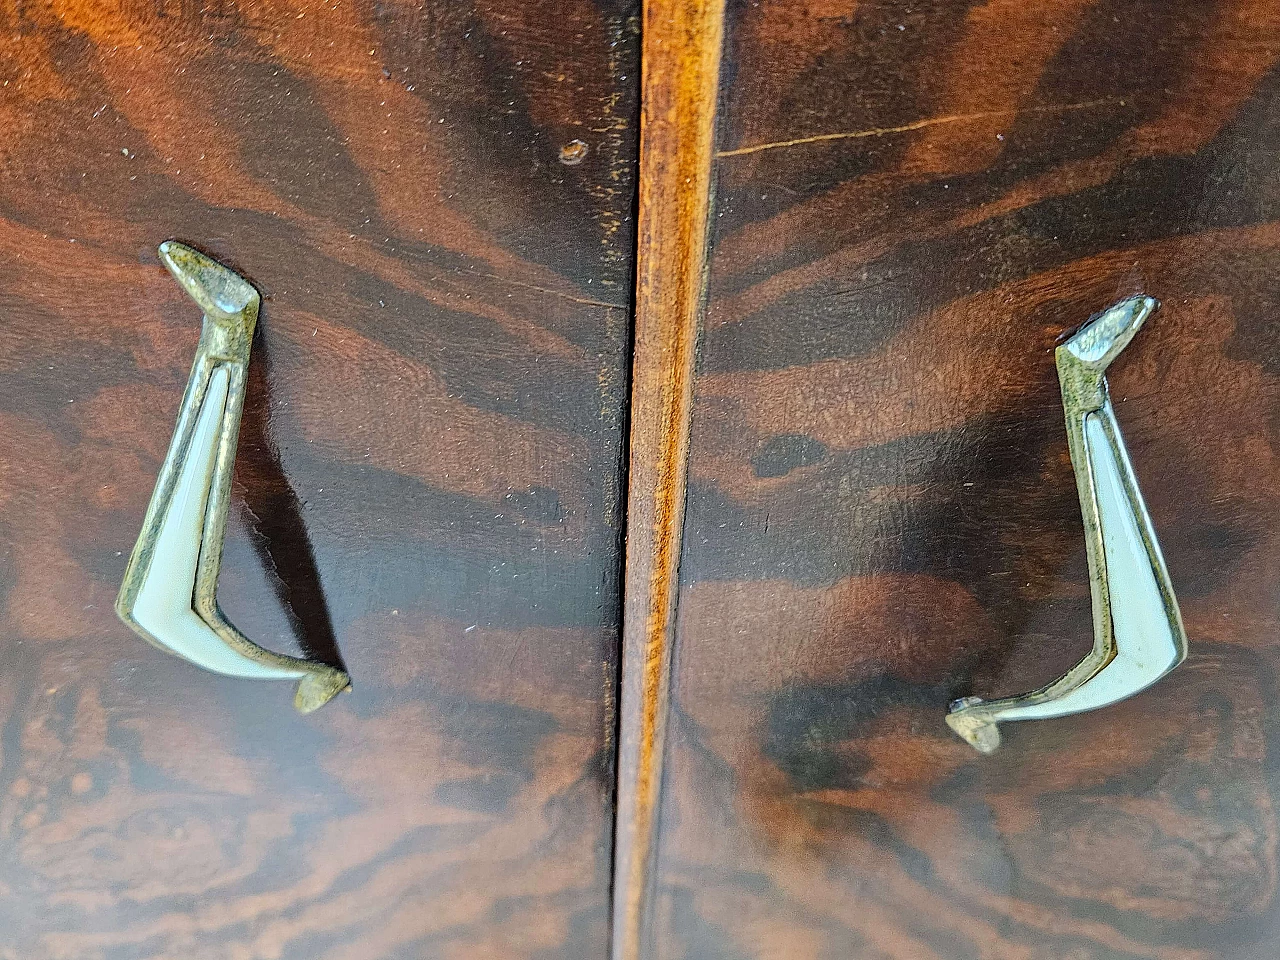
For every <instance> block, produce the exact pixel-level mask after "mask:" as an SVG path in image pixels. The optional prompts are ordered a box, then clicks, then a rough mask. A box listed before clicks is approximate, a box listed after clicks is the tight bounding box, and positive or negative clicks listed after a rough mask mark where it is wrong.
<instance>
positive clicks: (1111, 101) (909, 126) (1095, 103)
mask: <svg viewBox="0 0 1280 960" xmlns="http://www.w3.org/2000/svg"><path fill="white" fill-rule="evenodd" d="M1109 105H1115V106H1120V107H1123V106H1124V105H1125V101H1123V100H1118V99H1116V98H1114V97H1106V98H1103V99H1101V100H1089V101H1087V102H1085V103H1050V104H1045V105H1044V106H1040V107H1024V108H1022V109H1021V110H987V111H983V112H981V113H958V114H952V115H949V116H945V117H927V118H926V119H924V120H913V121H912V122H911V123H904V124H902V126H899V127H874V128H872V129H870V130H853V131H850V132H846V133H820V134H818V135H817V136H813V137H799V138H797V139H795V140H778V141H775V142H774V143H757V144H755V145H754V146H750V147H738V148H737V149H734V150H720V151H717V153H716V158H717V159H720V158H722V157H743V156H746V155H747V154H750V153H760V152H762V151H764V150H780V149H782V148H783V147H799V146H804V145H805V144H809V143H827V142H829V141H832V140H862V139H864V138H866V137H884V136H888V135H889V134H891V133H910V132H911V131H912V130H923V129H924V128H925V127H937V126H941V125H943V124H946V123H964V122H965V121H968V120H990V119H992V118H996V117H1016V116H1017V115H1018V114H1020V113H1067V112H1069V111H1072V110H1090V109H1092V108H1094V107H1102V106H1109Z"/></svg>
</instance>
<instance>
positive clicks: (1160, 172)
mask: <svg viewBox="0 0 1280 960" xmlns="http://www.w3.org/2000/svg"><path fill="white" fill-rule="evenodd" d="M726 36H727V40H726V48H725V50H726V52H725V56H724V68H723V71H722V83H721V105H722V114H721V116H722V119H721V122H720V126H719V144H718V149H719V151H720V159H719V161H718V163H717V166H716V171H715V177H716V182H717V190H716V194H715V197H714V198H713V204H714V209H715V219H714V223H715V233H714V239H713V246H712V254H711V267H710V291H711V292H710V297H711V299H710V305H709V308H708V315H707V319H706V322H705V325H704V328H703V330H702V339H701V342H700V344H699V351H698V353H699V359H698V372H697V376H696V378H695V384H694V418H693V428H692V439H691V448H690V449H691V455H690V466H689V487H688V491H689V492H688V501H687V514H686V522H685V530H684V543H683V552H682V556H681V567H680V571H681V591H680V599H679V609H678V614H677V624H678V629H677V639H676V641H675V651H674V658H675V667H674V672H673V680H672V686H673V702H672V706H671V714H670V723H669V733H668V752H667V756H666V762H665V777H666V788H665V790H664V796H663V801H662V806H661V819H662V825H661V831H660V852H659V855H658V874H659V877H658V895H657V897H656V900H655V905H654V921H655V930H656V933H655V940H656V942H657V949H656V950H655V951H654V953H653V956H655V957H658V958H660V960H694V958H696V960H730V958H731V960H742V958H771V960H772V958H783V957H785V958H787V960H831V958H859V960H864V958H865V960H889V958H892V960H969V958H982V960H1065V958H1070V960H1120V958H1124V960H1133V958H1161V960H1210V958H1213V960H1225V958H1231V960H1244V958H1250V960H1260V958H1264V957H1265V958H1269V957H1274V956H1275V955H1276V949H1277V947H1276V944H1277V943H1280V909H1278V907H1277V901H1276V885H1277V874H1278V872H1280V864H1278V862H1277V839H1276V838H1277V818H1276V812H1275V807H1276V798H1277V792H1278V790H1280V770H1278V765H1277V753H1278V752H1280V690H1278V689H1277V683H1276V670H1277V666H1278V665H1280V616H1278V611H1277V606H1276V597H1277V595H1278V592H1280V537H1278V535H1277V531H1280V472H1278V471H1277V463H1280V459H1278V458H1277V451H1278V450H1280V420H1277V417H1276V411H1277V405H1276V404H1277V391H1278V388H1280V339H1278V338H1277V334H1276V331H1277V330H1280V326H1278V325H1277V316H1278V314H1277V306H1278V305H1280V272H1278V271H1277V269H1276V265H1277V263H1280V223H1278V222H1277V221H1278V219H1280V204H1278V203H1277V200H1278V199H1280V194H1277V188H1276V184H1277V182H1280V163H1278V162H1277V157H1278V156H1280V70H1278V69H1277V62H1278V61H1280V8H1278V7H1277V6H1276V5H1275V4H1274V3H1268V2H1260V0H1238V2H1235V0H1217V2H1207V3H1206V2H1198V0H1196V2H1193V0H1159V2H1155V0H1152V2H1137V3H1134V2H1125V3H1120V2H1110V0H1098V2H1075V0H1062V2H1043V3H1027V2H1012V0H1011V2H1004V0H996V2H990V3H968V2H937V3H923V4H922V3H917V2H907V0H889V2H879V3H839V2H837V3H822V4H815V3H802V2H793V0H779V2H774V3H760V4H754V3H753V4H735V5H733V6H731V8H730V12H729V15H728V20H727V25H726ZM1138 291H1142V292H1145V293H1148V294H1151V295H1153V296H1156V297H1158V298H1160V299H1161V300H1162V301H1163V303H1164V307H1163V309H1162V310H1161V311H1160V312H1159V313H1158V314H1157V315H1156V316H1155V317H1154V318H1153V319H1152V320H1151V321H1150V323H1149V325H1148V326H1147V328H1146V329H1145V330H1144V331H1143V332H1142V333H1141V334H1140V335H1139V337H1138V339H1136V340H1135V341H1134V343H1133V345H1132V346H1131V347H1130V348H1129V349H1128V350H1127V351H1126V354H1125V355H1124V356H1123V357H1122V358H1121V360H1120V361H1119V362H1118V363H1117V364H1116V366H1115V367H1114V368H1113V373H1112V376H1111V385H1112V392H1113V396H1114V398H1115V400H1116V406H1117V413H1118V417H1119V419H1120V422H1121V425H1122V427H1123V429H1124V430H1125V432H1126V436H1127V439H1128V445H1129V449H1130V452H1131V454H1132V458H1133V461H1134V464H1135V467H1136V470H1137V473H1138V476H1139V478H1140V481H1141V483H1142V485H1143V490H1144V492H1145V494H1146V496H1147V500H1148V504H1149V506H1150V508H1151V511H1152V514H1153V518H1154V521H1155V525H1156V528H1157V530H1158V531H1159V534H1160V539H1161V542H1162V544H1163V546H1164V551H1165V555H1166V557H1167V560H1168V565H1169V568H1170V571H1171V573H1172V577H1173V581H1174V585H1175V588H1176V590H1177V592H1178V596H1179V598H1180V600H1181V602H1182V609H1183V612H1184V615H1185V618H1186V623H1187V627H1188V633H1189V636H1190V642H1191V657H1190V659H1189V660H1188V662H1187V663H1186V664H1184V665H1183V666H1182V667H1180V668H1178V670H1176V671H1175V672H1174V673H1173V674H1172V675H1170V676H1169V677H1168V678H1166V679H1165V680H1163V681H1161V682H1160V683H1159V684H1158V685H1157V686H1155V687H1154V688H1152V689H1151V690H1150V691H1148V692H1146V693H1144V694H1142V695H1140V696H1138V697H1136V698H1134V699H1132V700H1130V701H1128V702H1125V703H1123V704H1120V705H1118V706H1116V707H1113V708H1111V709H1107V710H1102V711H1098V712H1095V713H1090V714H1085V715H1081V716H1077V717H1073V718H1067V719H1062V720H1055V721H1043V722H1026V723H1017V724H1010V725H1008V726H1007V727H1006V728H1005V731H1004V739H1005V742H1004V745H1003V746H1002V747H1001V748H1000V750H999V751H998V752H997V753H996V754H994V755H992V756H990V757H983V756H980V755H979V754H977V753H976V752H974V751H973V750H971V749H970V748H969V747H968V746H967V745H966V744H964V743H963V742H961V741H960V740H959V739H958V738H956V737H955V736H954V735H952V734H951V732H950V731H949V730H948V729H947V727H946V726H945V724H944V722H943V717H944V715H945V713H946V709H947V703H948V701H949V700H951V699H952V698H953V697H957V696H962V695H969V694H976V695H981V696H988V697H989V696H998V695H1004V694H1014V693H1020V692H1024V691H1027V690H1030V689H1033V688H1034V687H1036V686H1038V685H1040V684H1041V683H1043V682H1046V681H1048V680H1051V679H1053V678H1054V677H1056V676H1057V675H1059V674H1060V673H1061V672H1063V670H1064V669H1065V668H1066V667H1068V666H1070V665H1071V664H1073V663H1075V662H1076V661H1078V660H1079V659H1080V658H1081V656H1082V655H1083V654H1084V652H1085V651H1086V650H1087V649H1088V647H1089V644H1090V642H1091V636H1090V629H1091V623H1090V615H1089V593H1088V581H1087V574H1086V569H1085V563H1084V540H1083V532H1082V529H1081V519H1080V513H1079V506H1078V503H1077V500H1076V493H1075V487H1074V481H1073V477H1072V473H1071V466H1070V461H1069V459H1068V455H1067V446H1066V436H1065V430H1064V427H1063V421H1062V412H1061V405H1060V398H1059V392H1058V385H1057V381H1056V375H1055V371H1054V364H1053V354H1052V349H1053V346H1054V344H1055V342H1056V341H1057V340H1058V338H1059V337H1061V336H1062V335H1063V334H1064V333H1066V332H1068V331H1070V330H1072V329H1073V328H1074V327H1076V326H1077V325H1079V324H1080V323H1082V322H1083V321H1084V320H1085V319H1086V318H1087V317H1088V316H1089V315H1090V314H1091V313H1093V312H1094V311H1096V310H1099V309H1101V308H1102V307H1105V306H1107V305H1108V304H1110V303H1112V302H1114V301H1115V300H1117V299H1119V298H1120V297H1123V296H1125V295H1128V294H1132V293H1135V292H1138Z"/></svg>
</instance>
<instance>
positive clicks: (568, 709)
mask: <svg viewBox="0 0 1280 960" xmlns="http://www.w3.org/2000/svg"><path fill="white" fill-rule="evenodd" d="M637 14H638V10H637V8H636V6H635V5H634V4H632V3H629V2H613V0H596V2H589V0H556V2H554V3H552V2H541V0H536V2H529V3H521V4H506V3H486V2H480V3H475V4H471V3H467V4H457V3H434V2H432V3H427V4H420V3H417V2H414V3H409V2H400V0H391V2H379V3H372V2H363V0H362V2H358V3H353V4H321V3H310V2H306V0H238V2H231V0H225V2H205V3H198V2H187V0H181V2H179V0H173V2H170V0H156V2H133V0H120V2H104V3H98V2H95V3H88V2H78V0H60V2H57V3H53V4H37V3H25V2H23V3H19V2H9V3H3V4H0V47H3V53H2V54H0V122H2V123H3V127H4V130H5V135H4V137H3V138H0V217H3V225H2V226H3V229H2V230H0V630H2V631H3V634H4V638H5V640H4V644H3V647H0V650H2V651H3V652H2V653H0V957H3V958H5V960H16V958H21V960H53V958H58V960H125V958H128V960H141V958H162V957H163V958H176V957H182V958H184V960H214V958H217V960H233V958H234V960H249V958H262V960H267V958H270V960H287V958H307V960H320V958H338V957H341V958H343V960H356V958H370V960H373V958H379V960H385V958H393V957H404V958H408V957H438V958H461V957H466V958H468V960H471V958H495V960H497V958H503V960H506V958H529V960H534V958H550V957H555V958H557V960H559V958H565V957H569V958H592V960H595V958H598V957H600V956H603V955H604V954H605V953H606V951H607V938H608V886H609V857H610V846H611V828H612V808H611V798H612V790H613V772H612V755H613V741H612V738H613V730H614V726H615V716H614V708H613V700H614V690H615V684H616V670H617V660H616V649H617V644H618V624H619V618H620V576H621V566H622V563H621V523H620V517H621V512H622V510H621V489H622V476H621V464H622V460H623V435H622V425H623V421H624V416H623V414H624V405H625V403H626V386H627V369H626V365H627V361H628V329H627V326H628V312H629V301H630V284H631V277H632V260H631V250H632V247H633V227H632V203H633V199H634V173H635V160H636V151H637V142H636V134H635V126H636V125H635V117H634V114H635V110H636V91H637V88H638V73H637V67H638V43H639V40H638V22H637V20H636V17H637ZM574 141H580V142H581V143H582V144H583V145H585V147H575V148H574V150H573V151H571V154H570V155H569V159H570V160H574V161H576V162H574V163H572V164H569V163H565V162H563V161H562V159H561V157H562V150H563V148H564V147H565V146H566V145H567V144H570V143H572V142H574ZM584 150H585V155H584V153H583V151H584ZM171 237H173V238H179V239H182V240H184V241H187V242H190V243H193V244H196V245H198V246H200V247H202V248H203V249H205V250H207V251H208V252H209V253H211V254H213V255H215V256H218V257H219V258H221V259H224V260H225V261H226V262H228V263H229V264H231V265H232V266H234V267H235V268H236V269H237V270H238V271H240V272H242V273H243V274H244V275H245V276H246V277H248V278H249V279H251V280H252V281H253V282H254V283H255V284H256V285H258V286H259V288H260V289H261V290H262V291H263V293H264V295H265V303H264V310H263V315H262V319H261V322H260V325H259V338H258V341H257V344H256V346H255V350H254V359H253V364H252V368H251V374H250V387H249V397H248V408H247V410H246V414H245V423H244V430H243V435H242V441H241V445H240V454H239V458H238V461H237V481H236V488H235V496H236V498H237V507H236V508H234V509H233V514H235V516H234V517H233V522H232V526H233V529H232V530H231V532H230V534H229V542H228V546H227V553H226V558H225V564H224V568H223V577H222V589H221V592H220V596H221V599H222V601H223V603H224V606H225V607H226V610H227V613H228V615H229V616H230V617H231V618H232V619H233V620H234V621H235V622H236V623H237V624H238V625H239V626H241V627H242V628H243V629H244V630H245V631H246V633H248V634H249V635H250V636H252V637H254V638H255V639H257V640H259V641H261V642H263V643H265V644H268V645H273V646H275V647H276V648H278V649H284V650H288V649H291V648H292V645H293V644H294V643H295V642H296V640H297V639H298V635H299V634H300V633H301V634H302V635H303V636H304V637H305V638H307V639H308V640H309V641H310V642H311V643H313V644H315V645H317V646H319V647H320V648H322V649H323V648H326V647H327V648H328V650H329V655H336V654H337V651H340V654H341V656H342V658H343V659H344V660H345V662H346V665H347V666H348V668H349V669H350V671H351V673H352V675H353V679H354V685H355V689H354V692H353V693H351V694H350V695H346V696H343V697H341V698H339V700H338V701H336V702H335V703H333V704H331V705H330V706H328V707H326V708H325V709H324V710H322V711H321V712H319V713H317V714H315V715H313V716H311V717H306V718H302V717H298V716H295V715H294V714H293V711H292V707H291V705H290V703H289V698H290V692H289V690H288V689H287V686H288V685H285V686H284V687H281V686H280V685H274V684H255V683H252V682H243V681H236V680H230V679H225V678H219V677H214V676H211V675H207V674H204V673H201V672H199V671H196V670H194V669H193V668H192V667H190V666H189V665H188V664H185V663H183V662H181V661H179V660H177V659H175V658H172V657H166V656H164V655H162V654H160V653H158V652H157V651H155V650H153V649H152V648H150V647H148V646H147V645H145V644H143V643H141V642H140V641H139V640H137V639H136V638H135V637H133V636H132V635H131V634H130V633H129V632H128V631H127V629H126V628H124V626H123V625H121V624H120V623H118V622H117V621H116V619H115V617H114V615H113V614H112V610H111V605H112V599H113V597H114V594H115V591H116V589H117V587H118V585H119V581H120V577H121V574H122V572H123V568H124V563H125V560H126V555H127V552H128V550H129V547H130V545H131V544H132V542H133V540H134V538H135V536H136V534H137V530H138V526H139V524H140V522H141V518H142V514H143V510H144V508H145V506H146V502H147V497H148V495H149V493H150V489H151V485H152V483H153V482H154V479H155V475H156V471H157V469H158V467H159V463H160V460H161V458H162V456H163V453H164V449H165V446H166V445H167V443H168V439H169V436H170V434H171V431H172V429H173V422H174V416H175V413H176V409H177V405H178V402H179V399H180V396H181V392H182V385H183V383H184V382H185V379H186V375H187V370H188V367H189V364H190V361H191V357H192V353H193V350H194V347H195V342H196V338H197V335H198V333H199V313H198V311H197V310H195V309H194V308H193V307H192V305H191V304H190V302H189V301H187V300H186V298H185V296H184V295H183V294H182V293H181V291H180V290H179V289H178V288H177V286H176V285H175V284H174V283H173V282H172V280H171V279H170V278H169V277H168V276H167V275H166V274H165V272H164V271H163V269H162V268H161V267H160V266H159V264H158V263H157V261H156V257H155V248H156V245H157V244H158V243H159V242H160V241H162V240H165V239H167V238H171Z"/></svg>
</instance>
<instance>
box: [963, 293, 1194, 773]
mask: <svg viewBox="0 0 1280 960" xmlns="http://www.w3.org/2000/svg"><path fill="white" fill-rule="evenodd" d="M1157 307H1159V304H1158V303H1157V302H1156V301H1155V300H1153V299H1152V298H1151V297H1130V298H1129V299H1127V300H1123V301H1121V302H1120V303H1117V304H1116V305H1115V306H1113V307H1111V308H1110V309H1108V310H1105V311H1103V312H1102V313H1100V314H1097V315H1096V316H1094V317H1092V318H1091V319H1090V321H1089V322H1088V323H1087V324H1086V325H1085V326H1084V327H1082V328H1081V329H1080V330H1079V331H1078V332H1077V333H1076V334H1075V335H1074V336H1073V337H1071V339H1070V340H1068V341H1067V342H1066V343H1064V344H1062V345H1061V346H1060V347H1058V349H1057V351H1056V354H1055V356H1056V359H1057V365H1058V379H1059V380H1060V381H1061V384H1062V405H1063V407H1064V409H1065V411H1066V416H1067V441H1068V445H1069V447H1070V449H1071V463H1072V465H1073V467H1074V468H1075V473H1076V487H1077V489H1078V491H1079V494H1080V509H1081V512H1082V513H1083V514H1084V530H1085V548H1086V556H1087V558H1088V562H1089V585H1090V591H1091V593H1092V596H1093V650H1092V651H1091V652H1090V653H1089V655H1088V656H1087V657H1085V658H1084V660H1082V661H1081V662H1080V663H1079V664H1077V665H1076V666H1075V667H1073V668H1072V669H1071V670H1069V671H1068V672H1067V674H1066V675H1065V676H1063V677H1061V678H1060V679H1058V680H1055V681H1054V682H1053V683H1051V684H1049V685H1048V686H1046V687H1042V688H1041V689H1039V690H1036V691H1034V692H1032V693H1026V694H1022V695H1021V696H1016V697H1008V698H1006V699H1002V700H992V701H989V702H986V701H983V700H981V699H980V698H978V697H965V698H963V699H961V700H957V701H955V703H953V704H952V705H951V712H950V714H949V715H948V716H947V723H948V724H949V725H950V727H951V729H952V730H954V731H955V732H956V733H958V734H960V736H962V737H963V738H964V739H965V740H967V741H968V742H969V743H970V744H972V745H973V746H974V747H976V748H977V749H979V750H981V751H982V752H983V753H990V752H991V751H992V750H994V749H995V748H996V747H998V746H999V745H1000V732H999V730H998V728H997V726H996V724H997V723H1002V722H1004V721H1006V720H1033V719H1041V718H1047V717H1062V716H1066V715H1068V714H1072V713H1081V712H1083V711H1085V710H1096V709H1097V708H1099V707H1105V706H1108V705H1110V704H1113V703H1116V702H1118V701H1120V700H1123V699H1124V698H1125V697H1129V696H1132V695H1133V694H1135V693H1138V692H1139V691H1140V690H1144V689H1146V688H1147V687H1149V686H1151V684H1153V683H1155V682H1156V681H1157V680H1159V679H1160V678H1161V677H1163V676H1164V675H1165V674H1166V673H1168V672H1169V671H1170V670H1172V669H1173V668H1174V667H1176V666H1177V665H1178V664H1179V663H1181V662H1182V661H1183V659H1184V658H1185V657H1186V655H1187V635H1186V632H1185V631H1184V630H1183V628H1182V616H1181V614H1180V613H1179V612H1178V601H1177V600H1176V599H1175V598H1174V595H1173V587H1172V585H1171V584H1170V582H1169V574H1168V571H1167V570H1166V569H1165V565H1164V558H1163V557H1162V556H1161V555H1160V546H1159V544H1158V543H1156V534H1155V530H1153V529H1152V527H1151V519H1150V518H1149V517H1148V516H1147V508H1146V505H1145V504H1144V503H1143V502H1142V494H1141V493H1140V492H1139V491H1138V481H1137V479H1136V478H1135V477H1134V475H1133V467H1132V466H1130V464H1129V457H1128V454H1127V453H1126V452H1125V448H1124V441H1123V440H1122V439H1121V437H1120V428H1119V426H1118V425H1117V424H1116V417H1115V412H1114V411H1113V410H1112V408H1111V399H1110V397H1109V396H1108V394H1107V381H1106V370H1107V367H1108V366H1109V365H1110V363H1111V361H1112V360H1114V359H1115V358H1116V357H1117V356H1118V355H1119V354H1120V351H1121V350H1123V349H1124V348H1125V347H1126V346H1127V345H1128V343H1129V341H1130V340H1132V339H1133V335H1134V334H1135V333H1137V332H1138V329H1139V328H1140V327H1141V326H1142V324H1143V322H1144V321H1145V320H1146V319H1147V317H1149V316H1150V315H1151V314H1152V313H1153V312H1154V311H1155V310H1156V308H1157Z"/></svg>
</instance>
